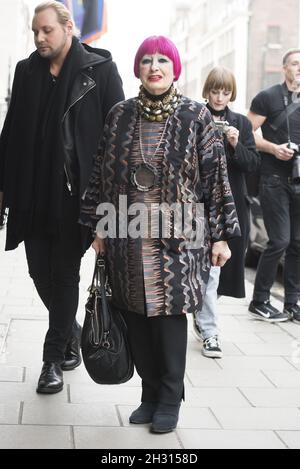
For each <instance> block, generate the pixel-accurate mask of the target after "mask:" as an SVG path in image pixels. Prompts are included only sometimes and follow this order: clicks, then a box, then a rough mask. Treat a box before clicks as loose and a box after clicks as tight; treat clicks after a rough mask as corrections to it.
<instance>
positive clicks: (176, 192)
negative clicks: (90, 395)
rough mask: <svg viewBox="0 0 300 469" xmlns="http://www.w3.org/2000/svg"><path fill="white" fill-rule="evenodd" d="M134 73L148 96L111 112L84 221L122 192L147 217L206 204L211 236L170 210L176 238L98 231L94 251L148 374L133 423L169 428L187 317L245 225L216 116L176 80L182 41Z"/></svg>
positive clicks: (155, 43) (91, 222)
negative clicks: (194, 238) (194, 239)
mask: <svg viewBox="0 0 300 469" xmlns="http://www.w3.org/2000/svg"><path fill="white" fill-rule="evenodd" d="M134 72H135V76H136V77H137V78H139V79H140V80H141V83H142V85H141V88H140V93H139V95H138V97H137V98H133V99H130V100H128V101H124V102H123V103H120V104H117V105H116V106H115V107H114V108H113V109H112V111H111V112H110V113H109V115H108V118H107V122H106V127H105V139H104V144H103V148H102V150H101V152H100V153H99V155H98V158H97V159H96V161H95V166H94V171H93V173H92V177H91V180H90V184H89V186H88V190H87V192H86V194H85V198H84V203H83V209H82V213H81V222H82V223H83V224H85V225H88V226H90V227H91V228H92V229H95V228H96V225H97V222H98V220H99V218H100V215H97V214H96V211H97V206H98V205H99V209H100V210H101V203H105V204H106V205H105V206H107V203H110V204H112V205H113V206H114V207H116V209H118V205H119V197H120V196H126V197H127V203H128V208H129V210H130V208H131V207H133V204H139V206H140V205H141V204H142V205H143V206H145V205H146V207H147V209H148V210H147V214H148V213H150V211H151V210H152V209H153V208H154V207H157V206H160V204H161V206H163V207H164V211H165V212H168V209H167V207H169V208H171V207H172V206H173V204H177V206H178V205H179V206H180V207H183V206H185V205H190V206H193V204H199V203H202V202H203V203H204V206H205V232H204V239H203V240H202V241H201V242H200V244H199V246H198V247H197V248H193V247H191V246H190V243H189V240H188V238H187V237H186V236H184V234H181V235H180V236H176V235H175V231H176V227H175V226H174V225H175V223H174V218H173V217H172V214H171V215H170V217H169V218H168V219H167V220H168V221H167V223H166V225H167V226H168V229H169V233H170V235H169V236H168V237H167V236H166V235H163V234H162V232H161V231H159V234H157V235H156V236H154V237H151V236H150V234H148V236H147V235H146V236H145V237H143V236H140V237H138V238H135V237H133V236H132V237H130V235H129V236H127V237H125V236H124V235H123V236H121V235H118V234H117V235H116V236H115V237H107V239H106V242H105V243H104V240H103V239H101V236H103V232H101V230H100V233H99V232H98V235H97V237H96V238H95V241H94V243H93V246H94V248H95V250H96V252H100V251H105V252H106V257H107V265H108V272H109V278H110V283H111V288H112V302H113V305H114V306H115V307H117V308H118V309H120V310H122V311H123V314H124V318H125V321H126V322H127V325H128V334H129V340H130V345H131V349H132V353H133V359H134V363H135V367H136V370H137V372H138V374H139V376H140V377H141V379H142V397H141V401H142V403H141V405H140V406H139V407H138V408H137V409H136V410H135V411H134V412H133V413H132V414H131V416H130V419H129V420H130V422H131V423H134V424H145V423H151V431H152V432H155V433H166V432H170V431H172V430H174V429H175V428H176V425H177V420H178V414H179V409H180V403H181V400H182V399H183V398H184V373H185V362H186V347H187V317H186V314H187V313H192V312H193V311H194V310H195V309H197V308H198V309H200V308H201V304H202V296H203V293H204V291H205V285H206V283H207V280H208V276H209V269H210V265H211V258H212V263H213V265H219V266H222V265H224V264H225V262H226V261H227V259H228V258H229V257H230V251H229V249H228V245H227V239H228V238H230V237H234V236H237V235H239V232H240V230H239V226H238V221H237V216H236V212H235V206H234V202H233V198H232V194H231V191H230V187H229V183H228V178H227V169H226V162H225V156H224V150H223V145H222V142H221V139H220V137H219V134H218V132H217V130H216V128H215V126H214V124H213V122H212V118H211V115H210V113H209V112H208V110H207V109H206V107H205V106H203V105H202V104H199V103H197V102H194V101H191V100H190V99H188V98H186V97H183V96H181V94H180V93H179V91H178V89H177V88H175V86H174V82H176V81H177V80H178V78H179V76H180V72H181V61H180V57H179V53H178V50H177V48H176V46H175V45H174V44H173V42H172V41H171V40H170V39H168V38H166V37H163V36H158V37H157V36H153V37H150V38H147V39H146V40H145V41H144V42H143V43H142V44H141V46H140V47H139V49H138V51H137V53H136V56H135V64H134ZM163 204H164V205H163ZM98 213H99V211H98ZM147 220H148V215H147ZM151 220H152V217H151ZM127 221H128V220H127ZM148 222H149V220H148V221H146V226H148ZM150 224H151V222H150ZM98 226H99V225H98ZM117 226H118V225H117ZM152 228H154V232H156V230H157V226H154V227H153V225H152V226H151V227H150V228H149V230H148V233H152Z"/></svg>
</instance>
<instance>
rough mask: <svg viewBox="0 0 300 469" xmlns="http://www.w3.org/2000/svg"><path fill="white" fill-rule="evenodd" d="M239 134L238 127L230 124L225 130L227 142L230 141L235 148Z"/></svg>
mask: <svg viewBox="0 0 300 469" xmlns="http://www.w3.org/2000/svg"><path fill="white" fill-rule="evenodd" d="M239 135H240V132H239V130H238V129H236V128H235V127H233V126H232V125H231V126H230V127H228V130H227V132H226V137H227V140H228V143H230V145H231V146H232V147H233V148H235V147H236V146H237V144H238V141H239Z"/></svg>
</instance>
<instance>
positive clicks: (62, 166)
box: [0, 1, 124, 394]
mask: <svg viewBox="0 0 300 469" xmlns="http://www.w3.org/2000/svg"><path fill="white" fill-rule="evenodd" d="M32 30H33V33H34V40H35V45H36V48H37V50H36V51H35V52H34V53H33V54H31V55H30V57H29V58H28V59H26V60H23V61H21V62H19V63H18V64H17V67H16V72H15V77H14V84H13V90H12V97H11V104H10V107H9V110H8V113H7V116H6V120H5V123H4V127H3V130H2V134H1V139H0V211H1V206H2V209H3V208H8V209H9V214H8V221H7V237H6V250H12V249H15V248H16V247H17V246H18V245H19V243H20V242H22V241H24V243H25V250H26V256H27V262H28V267H29V273H30V276H31V277H32V279H33V281H34V284H35V286H36V289H37V291H38V293H39V296H40V297H41V299H42V301H43V303H44V304H45V306H46V307H47V309H48V311H49V329H48V332H47V335H46V338H45V343H44V353H43V362H44V364H43V368H42V373H41V376H40V379H39V383H38V387H37V392H39V393H46V394H52V393H56V392H59V391H61V390H62V388H63V373H62V370H71V369H73V368H75V367H76V366H78V365H79V364H80V362H81V358H80V351H79V342H80V332H81V328H80V326H79V324H78V323H77V322H76V320H75V315H76V311H77V306H78V293H79V270H80V263H81V258H82V256H83V254H84V252H85V250H86V248H87V247H88V244H89V242H90V239H89V237H90V235H89V233H88V232H85V229H84V228H82V227H80V225H79V224H78V223H77V219H78V216H79V210H80V200H81V198H82V195H83V193H84V191H85V188H86V186H87V183H88V180H89V176H90V172H91V169H92V164H93V157H94V155H96V154H97V150H98V147H99V142H100V141H101V138H102V131H103V126H104V121H105V117H106V115H107V113H108V111H109V110H110V108H111V107H112V106H113V105H114V104H115V103H117V102H119V101H122V100H123V99H124V94H123V89H122V82H121V79H120V76H119V74H118V71H117V68H116V65H115V64H114V63H113V62H112V58H111V55H110V53H109V52H108V51H105V50H98V49H92V48H90V47H88V46H86V45H82V44H81V43H80V42H79V41H78V39H77V38H76V37H75V36H74V23H73V20H72V18H71V16H70V13H69V11H68V10H67V9H66V8H65V7H64V6H63V5H62V4H61V3H60V2H56V1H51V2H46V4H45V3H44V4H41V5H39V6H38V7H37V8H36V9H35V15H34V18H33V22H32Z"/></svg>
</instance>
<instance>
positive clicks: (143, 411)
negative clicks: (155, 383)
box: [129, 402, 157, 424]
mask: <svg viewBox="0 0 300 469" xmlns="http://www.w3.org/2000/svg"><path fill="white" fill-rule="evenodd" d="M156 408H157V403H156V402H142V403H141V405H140V406H139V407H138V408H137V409H135V410H134V411H133V412H132V414H131V415H130V417H129V422H130V423H136V424H143V423H151V422H152V417H153V415H154V412H155V411H156Z"/></svg>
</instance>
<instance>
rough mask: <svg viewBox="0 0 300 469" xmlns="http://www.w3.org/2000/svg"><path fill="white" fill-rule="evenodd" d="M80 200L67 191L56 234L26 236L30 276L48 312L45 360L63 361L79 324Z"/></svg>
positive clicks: (81, 250) (81, 253) (81, 251)
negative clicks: (74, 329)
mask: <svg viewBox="0 0 300 469" xmlns="http://www.w3.org/2000/svg"><path fill="white" fill-rule="evenodd" d="M78 210H79V209H78V200H77V198H76V197H71V196H70V195H69V194H68V193H66V191H65V193H64V197H63V223H62V226H61V230H60V234H59V235H57V236H50V235H43V234H36V235H31V236H29V237H28V238H26V239H25V250H26V256H27V262H28V268H29V275H30V276H31V278H32V279H33V281H34V284H35V287H36V289H37V291H38V294H39V296H40V298H41V300H42V301H43V303H44V305H45V306H46V308H47V309H48V311H49V329H48V332H47V334H46V338H45V342H44V352H43V361H50V362H57V363H61V362H62V361H63V360H64V353H65V348H66V345H67V343H68V340H69V338H70V336H71V334H72V326H73V323H74V326H75V325H76V322H75V316H76V312H77V307H78V299H79V280H80V277H79V270H80V263H81V258H82V255H83V249H82V242H81V233H80V225H78V223H77V219H78Z"/></svg>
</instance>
